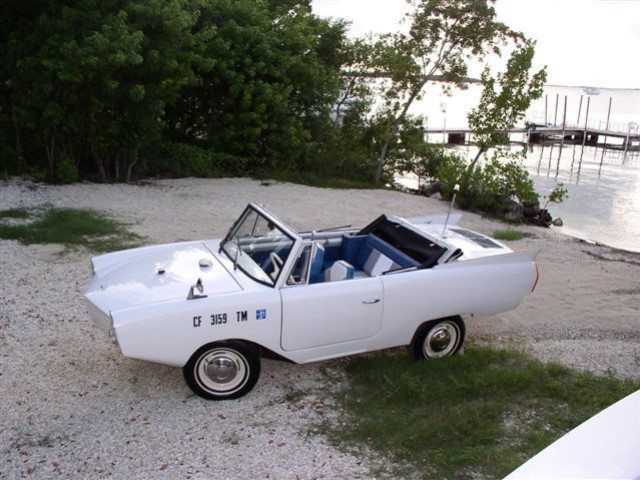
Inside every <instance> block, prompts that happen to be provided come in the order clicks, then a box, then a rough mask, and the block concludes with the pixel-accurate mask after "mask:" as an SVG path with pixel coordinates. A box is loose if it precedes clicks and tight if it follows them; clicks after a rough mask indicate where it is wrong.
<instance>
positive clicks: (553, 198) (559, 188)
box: [543, 182, 569, 209]
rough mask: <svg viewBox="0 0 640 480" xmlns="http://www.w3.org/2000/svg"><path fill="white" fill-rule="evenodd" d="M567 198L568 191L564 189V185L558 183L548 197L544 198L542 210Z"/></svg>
mask: <svg viewBox="0 0 640 480" xmlns="http://www.w3.org/2000/svg"><path fill="white" fill-rule="evenodd" d="M568 196H569V191H568V190H567V189H566V188H565V187H564V183H562V182H559V183H558V184H557V185H556V186H555V188H554V189H553V190H551V193H549V195H548V196H544V198H545V199H546V202H545V203H544V207H543V208H545V209H546V208H547V205H549V204H550V203H562V202H563V201H564V199H565V198H567V197H568Z"/></svg>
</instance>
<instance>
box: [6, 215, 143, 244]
mask: <svg viewBox="0 0 640 480" xmlns="http://www.w3.org/2000/svg"><path fill="white" fill-rule="evenodd" d="M16 211H17V212H16ZM17 214H18V215H21V216H19V217H17V216H16V215H17ZM7 217H9V218H25V219H30V218H32V221H30V222H26V223H20V224H17V225H15V224H14V225H7V224H2V223H0V238H6V239H10V240H18V241H19V242H21V243H23V244H25V245H30V244H33V243H57V244H63V245H66V246H68V247H78V246H82V247H86V248H88V249H89V250H92V251H95V252H107V251H112V250H122V249H124V248H130V247H132V246H135V245H137V244H138V243H139V240H140V239H141V237H139V236H138V235H136V234H134V233H131V232H128V231H127V230H126V228H125V227H124V225H122V224H121V223H119V222H117V221H115V220H113V219H111V218H108V217H106V216H104V215H103V214H101V213H98V212H96V211H93V210H84V209H75V208H50V209H47V210H45V211H44V212H42V213H40V214H36V213H32V212H29V211H28V210H23V209H11V210H3V211H0V218H7Z"/></svg>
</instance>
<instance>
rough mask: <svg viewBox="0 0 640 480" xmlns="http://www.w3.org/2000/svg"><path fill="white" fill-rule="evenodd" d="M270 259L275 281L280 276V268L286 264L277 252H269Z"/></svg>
mask: <svg viewBox="0 0 640 480" xmlns="http://www.w3.org/2000/svg"><path fill="white" fill-rule="evenodd" d="M269 259H270V260H271V263H272V264H273V272H271V278H272V279H273V280H274V281H275V279H276V278H278V273H280V269H281V268H282V266H283V265H284V262H283V261H282V259H281V258H280V256H279V255H278V254H277V253H276V252H269Z"/></svg>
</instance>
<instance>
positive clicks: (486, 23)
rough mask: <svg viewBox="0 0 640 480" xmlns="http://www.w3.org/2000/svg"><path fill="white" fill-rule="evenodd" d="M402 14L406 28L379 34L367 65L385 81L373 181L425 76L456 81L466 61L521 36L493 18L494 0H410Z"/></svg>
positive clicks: (461, 77) (464, 70) (495, 50)
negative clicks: (383, 121) (384, 120)
mask: <svg viewBox="0 0 640 480" xmlns="http://www.w3.org/2000/svg"><path fill="white" fill-rule="evenodd" d="M409 3H410V4H411V5H412V6H413V10H412V11H411V12H410V13H408V14H407V18H406V20H407V21H408V23H409V31H408V32H407V33H395V34H387V35H382V36H381V37H380V38H379V39H378V41H377V42H376V44H375V55H374V56H373V59H372V61H371V64H370V66H369V70H370V71H372V72H373V73H379V72H380V71H382V72H385V74H386V75H388V77H389V79H390V83H389V82H387V83H383V84H382V88H383V91H382V97H383V99H384V106H383V109H382V112H381V115H383V116H385V117H388V118H389V129H388V130H387V132H386V135H385V137H384V138H383V141H382V142H381V146H380V149H379V154H378V159H377V165H376V176H375V181H376V182H378V181H379V180H380V178H381V174H382V170H383V168H384V166H385V164H386V162H387V159H386V155H387V148H388V145H389V143H390V142H392V141H394V139H395V137H396V135H397V134H398V132H399V127H400V124H401V123H402V121H403V118H404V117H405V116H406V115H407V112H408V110H409V107H410V106H411V104H412V103H413V102H414V101H415V100H416V99H419V98H421V97H422V95H423V89H424V87H425V86H426V84H427V82H428V81H429V80H431V79H433V78H434V77H435V76H438V75H439V76H441V77H443V78H445V79H446V80H448V81H449V82H451V83H452V84H457V85H461V84H462V81H463V80H464V77H465V76H466V75H467V62H470V61H473V60H476V61H477V60H482V59H483V58H484V57H485V56H486V55H488V54H499V53H500V48H501V46H503V45H506V44H507V42H508V41H510V40H511V41H515V42H520V41H522V34H519V33H517V32H514V31H512V30H511V29H510V28H509V27H507V26H506V25H505V24H503V23H501V22H498V21H497V20H496V13H495V9H494V8H493V3H494V0H464V1H460V0H431V1H422V0H412V1H410V2H409Z"/></svg>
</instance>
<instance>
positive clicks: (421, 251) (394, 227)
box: [357, 215, 447, 268]
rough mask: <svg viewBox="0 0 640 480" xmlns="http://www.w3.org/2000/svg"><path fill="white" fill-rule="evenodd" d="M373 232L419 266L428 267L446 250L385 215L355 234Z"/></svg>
mask: <svg viewBox="0 0 640 480" xmlns="http://www.w3.org/2000/svg"><path fill="white" fill-rule="evenodd" d="M370 233H372V234H374V235H377V236H378V237H380V238H381V239H382V240H384V241H385V242H387V243H389V244H390V245H392V246H394V247H395V248H397V249H398V250H400V251H402V252H404V253H406V254H407V255H409V256H410V257H411V258H413V259H414V260H415V261H417V262H419V263H420V265H421V268H429V267H432V266H433V265H435V264H436V263H437V261H438V259H439V258H440V257H441V256H442V254H443V253H444V252H446V251H447V250H446V248H443V247H441V246H440V245H437V244H435V243H433V242H431V241H429V240H428V239H426V238H424V237H423V236H421V235H419V234H417V233H415V232H413V231H411V230H409V229H407V228H405V227H404V226H402V225H400V224H398V223H395V222H392V221H391V220H389V219H388V218H387V216H386V215H381V216H380V217H378V218H376V219H375V220H374V221H373V222H371V223H370V224H369V225H367V226H366V227H364V228H363V229H362V230H360V232H358V234H357V235H368V234H370Z"/></svg>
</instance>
